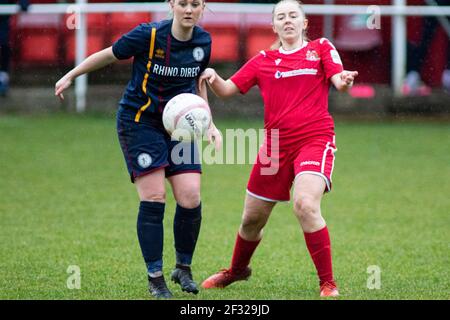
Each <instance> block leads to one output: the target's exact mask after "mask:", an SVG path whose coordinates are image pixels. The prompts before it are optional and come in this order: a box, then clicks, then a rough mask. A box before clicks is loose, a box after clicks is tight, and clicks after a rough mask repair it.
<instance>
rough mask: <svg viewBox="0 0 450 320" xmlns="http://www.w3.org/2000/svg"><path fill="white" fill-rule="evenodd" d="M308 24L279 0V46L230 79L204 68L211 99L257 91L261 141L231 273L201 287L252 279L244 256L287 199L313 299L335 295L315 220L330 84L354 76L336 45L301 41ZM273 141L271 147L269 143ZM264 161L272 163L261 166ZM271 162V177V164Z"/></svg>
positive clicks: (328, 145) (322, 227) (328, 161)
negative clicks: (310, 267)
mask: <svg viewBox="0 0 450 320" xmlns="http://www.w3.org/2000/svg"><path fill="white" fill-rule="evenodd" d="M307 23H308V21H307V19H306V17H305V13H304V11H303V8H302V6H301V3H299V2H297V1H296V0H282V1H280V2H278V3H277V4H276V5H275V7H274V10H273V30H274V32H275V33H276V34H277V35H278V37H279V40H280V45H279V48H278V49H276V50H269V51H261V52H260V54H258V55H257V56H255V57H254V58H252V59H251V60H250V61H249V62H247V64H245V65H244V66H243V67H242V68H241V69H240V70H239V71H237V72H236V73H235V74H234V75H233V76H232V77H231V78H230V79H228V80H226V81H225V80H224V79H222V78H221V77H220V76H219V75H218V74H217V73H216V72H215V71H214V70H213V69H210V68H208V69H206V70H205V71H204V73H203V74H202V76H201V77H200V81H203V80H207V81H208V83H209V85H210V87H211V89H212V90H213V91H214V93H215V94H216V95H218V96H220V97H228V96H231V95H234V94H237V93H239V92H240V93H242V94H244V93H246V92H247V91H248V90H249V89H250V88H251V87H253V86H254V85H258V87H259V89H260V91H261V95H262V97H263V100H264V106H265V116H264V128H265V130H266V136H265V142H264V145H263V147H262V148H261V149H260V151H259V154H258V157H257V161H256V163H255V165H254V166H253V169H252V172H251V174H250V179H249V182H248V186H247V195H246V199H245V205H244V213H243V217H242V223H241V225H240V228H239V232H238V234H237V238H236V243H235V246H234V251H233V257H232V261H231V267H230V268H229V269H224V270H222V271H220V272H218V273H216V274H214V275H212V276H210V277H209V278H208V279H206V280H205V281H204V282H203V284H202V286H203V288H206V289H208V288H223V287H226V286H227V285H229V284H231V283H232V282H234V281H238V280H246V279H248V277H249V276H250V274H251V269H250V268H249V263H250V258H251V256H252V255H253V253H254V251H255V249H256V247H257V246H258V244H259V242H260V240H261V238H262V230H263V227H264V226H265V224H266V222H267V220H268V218H269V216H270V213H271V212H272V209H273V208H274V206H275V204H276V203H277V202H278V201H288V200H290V189H291V186H292V185H293V186H294V190H293V197H294V212H295V215H296V216H297V218H298V220H299V222H300V225H301V227H302V229H303V232H304V237H305V241H306V245H307V247H308V250H309V252H310V255H311V258H312V260H313V262H314V265H315V267H316V269H317V273H318V276H319V280H320V296H322V297H334V296H338V295H339V293H338V289H337V286H336V283H335V280H334V277H333V271H332V262H331V245H330V237H329V234H328V229H327V226H326V224H325V221H324V219H323V217H322V215H321V210H320V202H321V199H322V196H323V194H324V192H326V191H330V190H331V175H332V171H333V167H334V153H335V151H336V146H335V137H334V123H333V119H332V118H331V116H330V114H329V113H328V91H329V85H330V82H331V83H333V85H334V86H335V87H336V88H337V89H338V90H339V91H346V90H347V89H348V88H349V87H351V85H352V84H353V80H354V78H355V77H356V76H357V75H358V73H357V72H356V71H353V72H350V71H344V70H343V66H342V62H341V59H340V57H339V54H338V52H337V51H336V49H335V47H334V46H333V45H332V44H331V43H330V42H329V41H328V40H327V39H325V38H322V39H317V40H314V41H308V40H307V38H306V35H305V30H306V28H307ZM274 141H276V142H277V143H276V144H277V145H275V143H274ZM267 159H271V161H272V163H268V162H267ZM273 162H276V163H277V165H276V170H275V171H276V172H272V173H271V172H270V170H266V169H269V167H270V166H273Z"/></svg>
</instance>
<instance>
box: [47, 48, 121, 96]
mask: <svg viewBox="0 0 450 320" xmlns="http://www.w3.org/2000/svg"><path fill="white" fill-rule="evenodd" d="M116 61H117V58H116V57H115V56H114V54H113V51H112V47H109V48H106V49H104V50H101V51H99V52H96V53H94V54H92V55H90V56H89V57H87V58H86V59H85V60H84V61H83V62H82V63H80V64H79V65H78V66H76V67H75V68H73V69H72V70H70V71H69V72H68V73H66V74H65V75H64V77H62V78H61V79H60V80H59V81H58V82H57V83H56V85H55V96H59V97H60V98H61V99H64V95H63V91H64V90H66V89H67V88H68V87H70V85H71V84H72V82H73V80H74V79H75V78H76V77H78V76H81V75H83V74H85V73H89V72H91V71H95V70H98V69H101V68H103V67H105V66H107V65H109V64H111V63H113V62H116Z"/></svg>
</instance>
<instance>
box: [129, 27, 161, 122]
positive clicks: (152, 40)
mask: <svg viewBox="0 0 450 320" xmlns="http://www.w3.org/2000/svg"><path fill="white" fill-rule="evenodd" d="M155 40H156V28H155V27H153V28H152V35H151V37H150V49H149V51H148V63H147V72H146V73H145V75H144V80H143V81H142V91H143V92H144V93H145V94H146V95H147V81H148V77H149V75H150V68H151V66H152V59H153V52H154V50H155ZM151 103H152V100H151V99H150V97H148V101H147V103H146V104H144V105H143V106H142V107H141V108H140V109H139V111H138V112H137V113H136V117H135V118H134V121H135V122H139V120H140V119H141V114H142V112H144V111H145V110H146V109H147V108H148V107H149V106H150V104H151Z"/></svg>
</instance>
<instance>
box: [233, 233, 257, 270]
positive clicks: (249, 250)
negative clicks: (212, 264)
mask: <svg viewBox="0 0 450 320" xmlns="http://www.w3.org/2000/svg"><path fill="white" fill-rule="evenodd" d="M260 241H261V240H257V241H248V240H245V239H243V238H242V237H241V236H240V235H239V232H238V234H237V237H236V243H235V244H234V250H233V258H232V259H231V271H232V272H234V273H240V272H242V270H244V269H245V268H246V267H247V266H248V265H249V263H250V259H251V257H252V255H253V252H255V249H256V247H257V246H258V244H259V242H260Z"/></svg>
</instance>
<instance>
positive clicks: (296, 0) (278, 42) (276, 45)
mask: <svg viewBox="0 0 450 320" xmlns="http://www.w3.org/2000/svg"><path fill="white" fill-rule="evenodd" d="M286 2H293V3H296V4H297V5H298V8H299V9H300V12H301V13H302V14H303V17H304V18H305V19H306V14H305V10H304V9H303V3H302V2H301V1H300V0H280V1H278V2H277V3H276V4H275V5H274V6H273V9H272V22H273V21H274V20H275V9H276V7H277V6H278V5H279V4H281V3H286ZM302 37H303V40H308V35H307V29H305V30H303V34H302ZM279 48H281V40H280V38H278V39H277V40H276V41H275V42H274V43H273V44H272V45H271V46H270V50H277V49H279Z"/></svg>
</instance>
